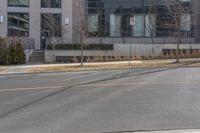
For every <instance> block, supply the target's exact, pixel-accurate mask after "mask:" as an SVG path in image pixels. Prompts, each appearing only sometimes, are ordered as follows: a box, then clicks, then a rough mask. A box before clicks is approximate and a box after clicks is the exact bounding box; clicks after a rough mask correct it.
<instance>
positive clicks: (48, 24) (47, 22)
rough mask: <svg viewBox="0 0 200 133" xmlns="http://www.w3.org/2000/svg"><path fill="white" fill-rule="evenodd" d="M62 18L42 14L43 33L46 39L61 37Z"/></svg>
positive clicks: (55, 15) (55, 14) (54, 14)
mask: <svg viewBox="0 0 200 133" xmlns="http://www.w3.org/2000/svg"><path fill="white" fill-rule="evenodd" d="M61 22H62V17H61V14H57V13H42V14H41V33H42V35H44V36H45V37H53V36H54V37H61V34H62V33H61V32H62V24H61Z"/></svg>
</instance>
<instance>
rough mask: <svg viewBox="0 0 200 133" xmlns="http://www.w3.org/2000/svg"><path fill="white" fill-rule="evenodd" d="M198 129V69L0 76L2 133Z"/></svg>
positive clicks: (199, 95)
mask: <svg viewBox="0 0 200 133" xmlns="http://www.w3.org/2000/svg"><path fill="white" fill-rule="evenodd" d="M199 128H200V68H198V67H188V68H187V67H185V68H176V69H167V68H162V69H158V68H154V69H118V70H97V71H77V72H63V73H43V74H25V75H3V76H0V132H1V133H101V132H119V131H122V132H123V131H124V132H125V131H130V132H132V131H140V130H147V131H154V130H156V131H157V130H173V129H199Z"/></svg>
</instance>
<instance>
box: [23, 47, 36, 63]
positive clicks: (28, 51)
mask: <svg viewBox="0 0 200 133" xmlns="http://www.w3.org/2000/svg"><path fill="white" fill-rule="evenodd" d="M33 51H34V50H33V49H32V50H24V53H25V56H26V62H28V61H29V58H30V57H31V55H32V53H33Z"/></svg>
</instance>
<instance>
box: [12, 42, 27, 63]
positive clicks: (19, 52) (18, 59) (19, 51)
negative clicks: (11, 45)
mask: <svg viewBox="0 0 200 133" xmlns="http://www.w3.org/2000/svg"><path fill="white" fill-rule="evenodd" d="M25 60H26V56H25V53H24V49H23V47H22V44H21V41H18V42H17V44H16V47H15V57H14V63H15V64H24V63H25Z"/></svg>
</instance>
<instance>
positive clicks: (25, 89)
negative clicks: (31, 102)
mask: <svg viewBox="0 0 200 133" xmlns="http://www.w3.org/2000/svg"><path fill="white" fill-rule="evenodd" d="M63 87H64V86H48V87H34V88H14V89H0V92H8V91H29V90H45V89H60V88H63Z"/></svg>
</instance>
